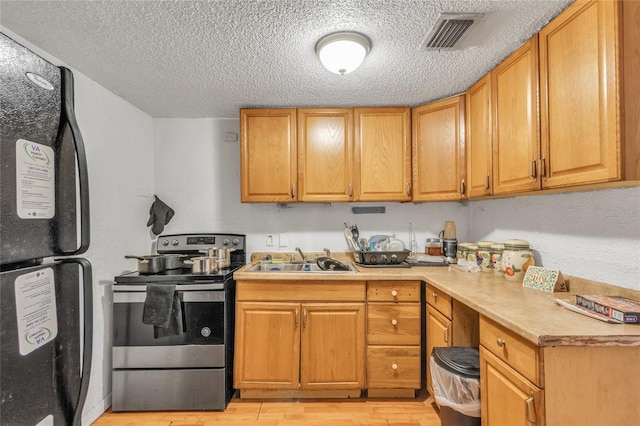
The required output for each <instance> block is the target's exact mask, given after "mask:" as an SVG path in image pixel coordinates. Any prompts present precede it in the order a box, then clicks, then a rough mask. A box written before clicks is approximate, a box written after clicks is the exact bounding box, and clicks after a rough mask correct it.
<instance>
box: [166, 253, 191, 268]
mask: <svg viewBox="0 0 640 426" xmlns="http://www.w3.org/2000/svg"><path fill="white" fill-rule="evenodd" d="M164 258H165V263H166V265H165V269H182V268H184V267H185V264H184V261H185V260H186V258H187V256H185V255H183V254H165V255H164Z"/></svg>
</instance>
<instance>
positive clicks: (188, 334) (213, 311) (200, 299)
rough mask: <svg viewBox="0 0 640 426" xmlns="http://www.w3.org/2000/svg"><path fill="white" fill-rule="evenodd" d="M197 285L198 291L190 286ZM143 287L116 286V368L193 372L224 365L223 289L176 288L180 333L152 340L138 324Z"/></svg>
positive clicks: (150, 331) (148, 327) (150, 329)
mask: <svg viewBox="0 0 640 426" xmlns="http://www.w3.org/2000/svg"><path fill="white" fill-rule="evenodd" d="M194 287H197V288H198V289H197V290H193V289H192V288H194ZM145 288H146V287H145V286H144V285H115V286H114V292H113V367H114V368H173V367H176V368H196V367H224V366H225V299H226V297H225V291H224V288H223V285H222V284H210V285H205V284H199V285H197V286H195V285H194V286H184V285H179V286H176V292H177V293H178V295H179V297H180V303H181V308H182V324H183V330H182V331H183V332H182V333H180V334H178V335H174V336H166V337H159V338H156V337H155V336H154V326H153V325H150V324H145V323H143V322H142V316H143V314H142V313H143V310H144V303H145V299H146V292H145V291H144V289H145Z"/></svg>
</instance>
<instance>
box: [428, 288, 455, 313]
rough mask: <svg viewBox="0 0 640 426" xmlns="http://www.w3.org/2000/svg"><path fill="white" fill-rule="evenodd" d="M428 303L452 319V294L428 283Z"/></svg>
mask: <svg viewBox="0 0 640 426" xmlns="http://www.w3.org/2000/svg"><path fill="white" fill-rule="evenodd" d="M426 298H427V303H428V304H430V305H431V306H433V307H434V308H436V309H437V310H439V311H440V312H441V313H442V314H443V315H444V316H445V317H447V318H449V319H451V296H449V295H448V294H447V293H445V292H444V291H442V290H438V289H437V288H435V287H433V286H431V285H429V284H427V297H426Z"/></svg>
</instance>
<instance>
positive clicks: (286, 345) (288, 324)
mask: <svg viewBox="0 0 640 426" xmlns="http://www.w3.org/2000/svg"><path fill="white" fill-rule="evenodd" d="M235 329H236V335H235V352H234V356H235V360H234V365H233V367H234V369H233V373H234V388H236V389H251V388H253V389H297V388H298V384H299V370H300V305H299V304H297V303H250V302H238V303H237V304H236V325H235Z"/></svg>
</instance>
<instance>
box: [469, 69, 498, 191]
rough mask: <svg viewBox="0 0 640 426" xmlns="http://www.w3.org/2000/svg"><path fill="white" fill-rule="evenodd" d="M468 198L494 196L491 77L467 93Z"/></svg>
mask: <svg viewBox="0 0 640 426" xmlns="http://www.w3.org/2000/svg"><path fill="white" fill-rule="evenodd" d="M465 139H466V141H465V145H466V148H467V165H466V167H467V178H466V179H467V197H469V198H473V197H482V196H486V195H491V193H492V192H493V177H492V171H493V168H492V161H491V160H492V155H493V154H492V150H491V149H492V127H491V74H487V75H486V76H485V77H484V78H482V79H481V80H480V81H478V82H477V83H476V84H474V85H473V86H472V87H471V88H470V89H469V90H468V91H467V98H466V132H465Z"/></svg>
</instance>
